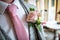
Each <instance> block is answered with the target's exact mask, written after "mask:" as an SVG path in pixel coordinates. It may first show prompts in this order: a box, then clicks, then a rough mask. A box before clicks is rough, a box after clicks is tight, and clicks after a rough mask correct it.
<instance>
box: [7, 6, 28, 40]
mask: <svg viewBox="0 0 60 40" xmlns="http://www.w3.org/2000/svg"><path fill="white" fill-rule="evenodd" d="M7 11H8V14H9V16H10V18H11V20H12V22H13V24H14V28H15V32H16V35H17V38H18V40H29V35H28V34H27V32H26V30H25V28H24V25H23V23H22V21H21V20H20V19H19V18H18V16H17V15H16V11H17V6H16V5H10V6H8V7H7ZM21 14H22V13H21Z"/></svg>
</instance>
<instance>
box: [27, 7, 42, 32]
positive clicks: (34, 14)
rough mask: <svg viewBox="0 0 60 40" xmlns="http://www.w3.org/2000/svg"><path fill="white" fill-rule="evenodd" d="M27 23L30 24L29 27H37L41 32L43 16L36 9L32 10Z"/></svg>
mask: <svg viewBox="0 0 60 40" xmlns="http://www.w3.org/2000/svg"><path fill="white" fill-rule="evenodd" d="M27 21H28V22H30V23H29V26H31V27H34V25H36V28H37V29H38V30H40V31H41V15H40V13H38V11H35V9H34V8H30V12H29V14H28V16H27Z"/></svg>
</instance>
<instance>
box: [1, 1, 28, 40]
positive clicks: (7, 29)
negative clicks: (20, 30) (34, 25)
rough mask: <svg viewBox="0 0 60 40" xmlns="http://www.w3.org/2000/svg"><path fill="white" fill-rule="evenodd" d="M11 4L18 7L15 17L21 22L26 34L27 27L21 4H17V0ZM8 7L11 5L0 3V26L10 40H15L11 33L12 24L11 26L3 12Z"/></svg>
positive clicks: (12, 32)
mask: <svg viewBox="0 0 60 40" xmlns="http://www.w3.org/2000/svg"><path fill="white" fill-rule="evenodd" d="M12 4H15V5H16V6H17V7H18V10H17V15H18V17H19V18H20V19H21V20H22V21H23V24H24V27H25V29H26V32H27V34H28V25H27V23H26V20H25V19H26V18H25V15H26V14H25V11H24V9H23V8H22V6H21V4H20V3H19V0H15V1H14V2H13V3H12ZM8 5H11V4H8V3H5V2H2V1H0V26H1V27H2V28H3V29H4V31H5V32H6V33H7V34H8V35H9V36H10V37H11V39H12V40H16V38H15V35H14V31H13V24H12V22H11V20H10V18H9V16H8V15H7V14H6V12H5V10H6V8H7V6H8Z"/></svg>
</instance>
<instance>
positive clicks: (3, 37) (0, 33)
mask: <svg viewBox="0 0 60 40" xmlns="http://www.w3.org/2000/svg"><path fill="white" fill-rule="evenodd" d="M0 40H11V38H10V37H9V36H8V35H7V33H5V31H4V30H3V29H2V28H1V26H0Z"/></svg>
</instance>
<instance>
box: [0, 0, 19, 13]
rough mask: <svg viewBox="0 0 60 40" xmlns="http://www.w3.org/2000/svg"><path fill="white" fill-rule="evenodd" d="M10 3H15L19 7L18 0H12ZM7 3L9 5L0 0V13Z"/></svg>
mask: <svg viewBox="0 0 60 40" xmlns="http://www.w3.org/2000/svg"><path fill="white" fill-rule="evenodd" d="M12 4H14V5H16V6H17V7H18V8H19V0H14V1H13V3H12ZM8 5H11V4H8V3H6V2H2V1H0V14H3V13H4V11H5V10H6V8H7V6H8Z"/></svg>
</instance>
